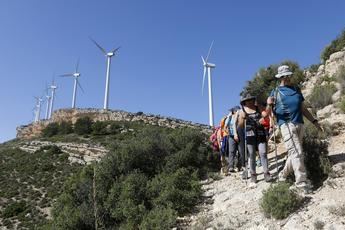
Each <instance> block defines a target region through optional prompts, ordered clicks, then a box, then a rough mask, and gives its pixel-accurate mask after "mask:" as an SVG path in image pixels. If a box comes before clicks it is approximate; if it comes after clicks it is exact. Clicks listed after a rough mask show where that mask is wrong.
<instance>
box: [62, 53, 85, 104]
mask: <svg viewBox="0 0 345 230" xmlns="http://www.w3.org/2000/svg"><path fill="white" fill-rule="evenodd" d="M78 68H79V60H78V62H77V64H76V66H75V71H74V73H68V74H63V75H60V77H73V78H74V87H73V96H72V109H75V102H76V98H77V87H78V86H79V88H80V89H81V91H83V92H84V90H83V88H82V87H81V85H80V83H79V77H80V76H81V74H80V73H79V72H78Z"/></svg>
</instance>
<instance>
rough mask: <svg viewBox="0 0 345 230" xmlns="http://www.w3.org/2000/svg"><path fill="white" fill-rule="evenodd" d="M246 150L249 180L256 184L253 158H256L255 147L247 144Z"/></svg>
mask: <svg viewBox="0 0 345 230" xmlns="http://www.w3.org/2000/svg"><path fill="white" fill-rule="evenodd" d="M247 149H248V156H249V157H248V159H249V160H248V164H249V170H250V178H251V181H252V182H254V183H256V162H255V157H256V146H255V145H253V144H248V145H247Z"/></svg>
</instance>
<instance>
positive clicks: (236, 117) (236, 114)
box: [232, 111, 240, 141]
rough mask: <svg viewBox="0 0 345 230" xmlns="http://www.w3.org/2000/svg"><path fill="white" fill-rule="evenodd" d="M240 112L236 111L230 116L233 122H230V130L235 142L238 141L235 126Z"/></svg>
mask: <svg viewBox="0 0 345 230" xmlns="http://www.w3.org/2000/svg"><path fill="white" fill-rule="evenodd" d="M239 114H240V111H236V113H235V114H234V115H233V116H232V119H234V121H233V122H232V130H233V131H234V139H235V141H238V140H239V139H238V133H237V124H238V117H239Z"/></svg>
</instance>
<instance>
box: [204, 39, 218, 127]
mask: <svg viewBox="0 0 345 230" xmlns="http://www.w3.org/2000/svg"><path fill="white" fill-rule="evenodd" d="M212 46H213V41H212V43H211V46H210V48H209V50H208V54H207V56H206V59H204V57H203V56H201V59H202V62H203V66H204V75H203V78H202V89H201V91H202V94H203V93H204V86H205V77H206V72H207V79H208V106H209V125H210V126H211V127H213V126H214V118H213V95H212V78H211V69H214V68H215V67H216V65H215V64H212V63H210V62H208V58H209V57H210V53H211V50H212Z"/></svg>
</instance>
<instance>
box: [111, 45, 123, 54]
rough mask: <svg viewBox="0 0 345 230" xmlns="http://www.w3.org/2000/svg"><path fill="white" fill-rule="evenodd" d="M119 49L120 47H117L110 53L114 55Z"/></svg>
mask: <svg viewBox="0 0 345 230" xmlns="http://www.w3.org/2000/svg"><path fill="white" fill-rule="evenodd" d="M120 48H121V46H119V47H117V48H116V49H114V50H113V51H111V52H112V53H114V54H115V53H116V52H117V51H118V50H119V49H120Z"/></svg>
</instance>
